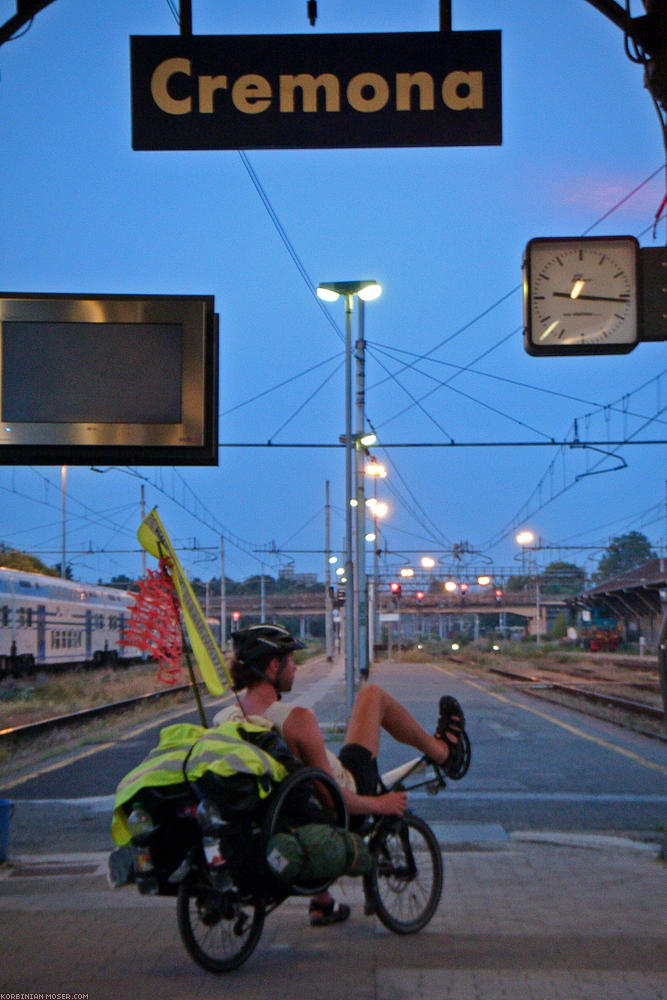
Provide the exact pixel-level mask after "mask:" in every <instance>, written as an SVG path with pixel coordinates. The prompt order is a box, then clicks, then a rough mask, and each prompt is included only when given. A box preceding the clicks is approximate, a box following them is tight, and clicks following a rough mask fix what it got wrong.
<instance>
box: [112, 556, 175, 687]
mask: <svg viewBox="0 0 667 1000" xmlns="http://www.w3.org/2000/svg"><path fill="white" fill-rule="evenodd" d="M120 644H121V645H122V646H134V647H135V648H136V649H141V650H142V651H143V652H145V653H148V654H149V655H150V656H152V657H153V659H155V660H157V661H158V664H159V666H158V673H157V676H158V680H159V681H162V682H163V683H164V684H169V685H173V684H177V683H178V681H179V680H180V677H181V670H182V668H183V632H182V629H181V619H180V613H179V610H178V604H177V601H176V597H175V594H174V585H173V583H172V580H171V577H170V576H169V572H168V571H167V567H166V565H165V561H164V560H160V569H159V570H158V572H154V571H153V570H150V569H149V570H148V576H147V577H145V578H144V579H143V580H139V593H138V594H137V595H136V598H135V602H134V604H133V605H132V607H131V608H130V620H129V622H128V624H127V626H126V628H125V631H124V634H123V637H122V639H121V640H120Z"/></svg>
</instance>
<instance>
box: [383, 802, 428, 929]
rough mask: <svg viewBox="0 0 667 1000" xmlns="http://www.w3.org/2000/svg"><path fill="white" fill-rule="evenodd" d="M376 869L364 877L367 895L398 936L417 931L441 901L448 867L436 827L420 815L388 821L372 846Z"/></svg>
mask: <svg viewBox="0 0 667 1000" xmlns="http://www.w3.org/2000/svg"><path fill="white" fill-rule="evenodd" d="M372 852H373V867H372V868H371V871H370V872H369V874H368V875H366V876H364V885H365V889H366V895H367V897H369V898H370V899H371V900H372V901H373V903H374V908H375V912H376V913H377V915H378V917H379V918H380V920H381V921H382V923H383V924H384V925H385V927H387V928H388V929H389V930H390V931H393V932H394V934H415V933H416V932H417V931H420V930H422V928H423V927H425V926H426V924H428V922H429V921H430V920H431V918H432V917H433V915H434V913H435V911H436V910H437V908H438V904H439V903H440V897H441V896H442V886H443V881H444V865H443V861H442V852H441V851H440V845H439V844H438V841H437V839H436V837H435V834H434V833H433V830H432V829H431V827H430V826H429V825H428V823H425V822H424V820H423V819H421V818H420V817H419V816H413V815H404V816H403V817H402V818H401V819H397V820H395V821H393V822H390V823H389V824H387V826H386V827H385V828H384V829H383V830H382V831H381V832H380V834H379V836H378V837H377V838H376V839H375V841H374V843H373V844H372Z"/></svg>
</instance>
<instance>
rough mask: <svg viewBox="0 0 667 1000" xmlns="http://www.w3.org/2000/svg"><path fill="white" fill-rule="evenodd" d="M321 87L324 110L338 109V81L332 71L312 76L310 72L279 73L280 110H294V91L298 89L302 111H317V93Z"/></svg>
mask: <svg viewBox="0 0 667 1000" xmlns="http://www.w3.org/2000/svg"><path fill="white" fill-rule="evenodd" d="M322 89H323V90H324V108H325V110H326V111H340V83H339V82H338V77H336V76H334V75H333V73H321V74H320V75H319V76H312V74H310V73H299V74H298V75H297V76H288V75H287V74H285V75H281V77H280V110H281V111H287V112H289V111H294V92H295V91H296V90H300V91H301V105H302V109H303V111H317V93H318V91H319V90H322Z"/></svg>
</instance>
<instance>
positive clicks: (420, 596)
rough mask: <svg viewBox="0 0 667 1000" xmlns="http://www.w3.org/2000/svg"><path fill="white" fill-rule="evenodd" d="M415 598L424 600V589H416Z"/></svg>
mask: <svg viewBox="0 0 667 1000" xmlns="http://www.w3.org/2000/svg"><path fill="white" fill-rule="evenodd" d="M417 600H418V601H423V600H424V591H423V590H418V591H417Z"/></svg>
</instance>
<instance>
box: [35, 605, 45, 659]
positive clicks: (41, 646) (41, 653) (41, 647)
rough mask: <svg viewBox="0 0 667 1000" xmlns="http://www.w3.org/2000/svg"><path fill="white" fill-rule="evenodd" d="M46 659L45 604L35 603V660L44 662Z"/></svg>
mask: <svg viewBox="0 0 667 1000" xmlns="http://www.w3.org/2000/svg"><path fill="white" fill-rule="evenodd" d="M45 659H46V606H45V605H44V604H38V605H37V662H38V663H44V661H45Z"/></svg>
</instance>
